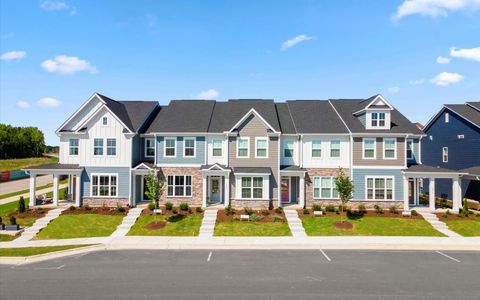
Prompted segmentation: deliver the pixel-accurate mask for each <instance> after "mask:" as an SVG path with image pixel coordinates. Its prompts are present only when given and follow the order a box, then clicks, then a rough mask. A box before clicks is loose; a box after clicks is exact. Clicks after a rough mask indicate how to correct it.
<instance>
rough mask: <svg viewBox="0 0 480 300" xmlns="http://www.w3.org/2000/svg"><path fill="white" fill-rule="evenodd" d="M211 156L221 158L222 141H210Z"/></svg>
mask: <svg viewBox="0 0 480 300" xmlns="http://www.w3.org/2000/svg"><path fill="white" fill-rule="evenodd" d="M212 155H213V156H215V157H218V156H222V140H221V139H214V140H213V141H212Z"/></svg>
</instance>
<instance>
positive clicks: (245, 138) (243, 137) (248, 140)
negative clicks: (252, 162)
mask: <svg viewBox="0 0 480 300" xmlns="http://www.w3.org/2000/svg"><path fill="white" fill-rule="evenodd" d="M239 140H247V156H238V150H239V148H238V145H239V142H238V141H239ZM236 144H237V153H236V157H237V158H250V137H249V136H237V140H236Z"/></svg>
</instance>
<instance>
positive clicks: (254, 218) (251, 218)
mask: <svg viewBox="0 0 480 300" xmlns="http://www.w3.org/2000/svg"><path fill="white" fill-rule="evenodd" d="M261 219H262V217H260V216H259V215H257V214H251V215H250V221H252V222H258V221H260V220H261Z"/></svg>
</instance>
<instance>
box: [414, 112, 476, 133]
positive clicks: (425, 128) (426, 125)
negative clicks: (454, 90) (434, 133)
mask: <svg viewBox="0 0 480 300" xmlns="http://www.w3.org/2000/svg"><path fill="white" fill-rule="evenodd" d="M447 109H448V111H449V112H452V113H454V114H456V115H457V116H459V117H460V118H462V119H464V120H467V121H468V122H470V123H471V124H472V125H473V126H475V127H478V128H480V126H479V125H478V124H477V123H475V122H472V121H471V120H469V119H467V118H466V117H464V116H462V115H461V114H459V113H457V112H456V111H455V110H453V109H451V108H449V107H446V106H443V107H442V109H441V110H440V111H439V112H438V113H436V114H435V115H434V116H433V117H432V118H430V120H428V122H427V124H425V126H424V127H423V131H424V132H426V131H427V130H428V128H429V127H430V126H431V125H432V123H433V122H434V121H435V120H436V119H437V118H438V117H440V115H441V114H442V112H443V111H444V110H447Z"/></svg>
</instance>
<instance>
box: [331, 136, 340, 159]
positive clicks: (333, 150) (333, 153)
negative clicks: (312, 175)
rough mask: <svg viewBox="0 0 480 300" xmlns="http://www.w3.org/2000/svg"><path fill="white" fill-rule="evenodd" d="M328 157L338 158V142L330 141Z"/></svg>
mask: <svg viewBox="0 0 480 300" xmlns="http://www.w3.org/2000/svg"><path fill="white" fill-rule="evenodd" d="M330 157H340V141H338V140H333V141H330Z"/></svg>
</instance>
